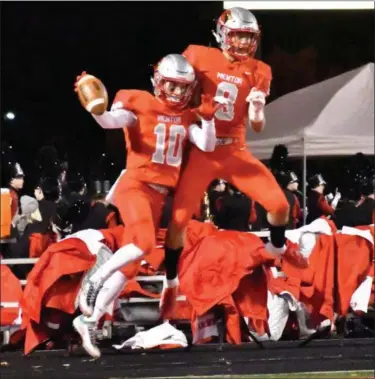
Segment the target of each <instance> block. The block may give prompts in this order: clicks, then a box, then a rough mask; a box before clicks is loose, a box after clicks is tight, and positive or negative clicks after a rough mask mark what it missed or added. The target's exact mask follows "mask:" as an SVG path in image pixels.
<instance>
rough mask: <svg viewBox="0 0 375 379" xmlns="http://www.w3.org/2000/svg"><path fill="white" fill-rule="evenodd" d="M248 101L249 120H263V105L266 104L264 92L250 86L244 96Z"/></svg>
mask: <svg viewBox="0 0 375 379" xmlns="http://www.w3.org/2000/svg"><path fill="white" fill-rule="evenodd" d="M246 101H247V102H248V103H249V114H248V116H249V120H250V121H252V122H261V121H264V105H265V104H266V94H265V93H264V92H262V91H259V90H257V89H256V88H252V89H251V91H250V93H249V95H248V96H247V98H246Z"/></svg>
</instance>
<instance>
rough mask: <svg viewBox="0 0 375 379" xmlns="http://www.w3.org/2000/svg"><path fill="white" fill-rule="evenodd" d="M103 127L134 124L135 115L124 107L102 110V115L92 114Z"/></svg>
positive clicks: (116, 127)
mask: <svg viewBox="0 0 375 379" xmlns="http://www.w3.org/2000/svg"><path fill="white" fill-rule="evenodd" d="M92 117H94V119H95V121H96V122H97V123H98V124H99V125H100V126H101V127H102V128H103V129H122V128H128V127H130V126H133V125H135V124H136V121H137V116H136V115H135V114H134V113H133V112H131V111H128V110H126V109H116V110H113V111H109V112H107V111H106V112H104V113H103V114H102V115H100V116H97V115H94V114H93V115H92Z"/></svg>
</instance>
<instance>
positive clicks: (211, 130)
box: [189, 119, 216, 152]
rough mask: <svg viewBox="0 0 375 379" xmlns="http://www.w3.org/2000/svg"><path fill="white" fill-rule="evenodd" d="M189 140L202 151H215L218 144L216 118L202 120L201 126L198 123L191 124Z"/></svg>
mask: <svg viewBox="0 0 375 379" xmlns="http://www.w3.org/2000/svg"><path fill="white" fill-rule="evenodd" d="M189 141H190V142H192V143H193V144H194V145H196V146H197V147H198V148H199V149H201V150H202V151H206V152H212V151H214V150H215V146H216V129H215V121H214V119H212V120H210V121H206V120H202V127H201V128H200V127H199V126H198V125H196V124H192V125H190V126H189Z"/></svg>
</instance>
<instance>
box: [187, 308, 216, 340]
mask: <svg viewBox="0 0 375 379" xmlns="http://www.w3.org/2000/svg"><path fill="white" fill-rule="evenodd" d="M218 336H219V329H218V328H217V321H216V317H215V315H214V314H213V313H206V314H204V315H203V316H198V317H197V319H196V321H195V333H194V336H193V344H196V343H197V342H199V341H202V340H205V339H207V338H211V337H218Z"/></svg>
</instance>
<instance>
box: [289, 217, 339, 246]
mask: <svg viewBox="0 0 375 379" xmlns="http://www.w3.org/2000/svg"><path fill="white" fill-rule="evenodd" d="M303 233H320V234H326V235H328V236H330V235H332V230H331V227H330V226H329V223H328V222H327V220H325V219H323V218H318V219H316V220H314V221H313V222H312V223H310V224H308V225H305V226H302V227H301V228H299V229H294V230H287V231H286V232H285V237H286V238H287V239H288V240H289V241H291V242H293V243H298V242H299V240H300V238H301V236H302V234H303Z"/></svg>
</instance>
